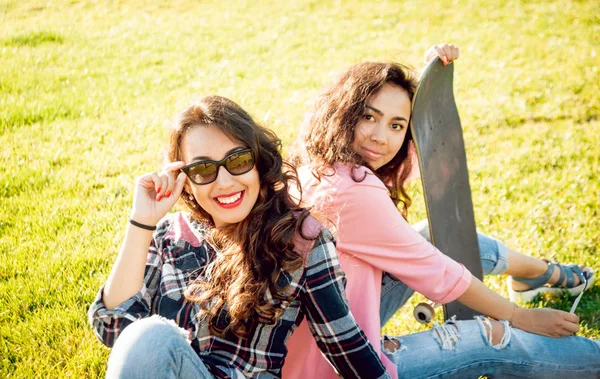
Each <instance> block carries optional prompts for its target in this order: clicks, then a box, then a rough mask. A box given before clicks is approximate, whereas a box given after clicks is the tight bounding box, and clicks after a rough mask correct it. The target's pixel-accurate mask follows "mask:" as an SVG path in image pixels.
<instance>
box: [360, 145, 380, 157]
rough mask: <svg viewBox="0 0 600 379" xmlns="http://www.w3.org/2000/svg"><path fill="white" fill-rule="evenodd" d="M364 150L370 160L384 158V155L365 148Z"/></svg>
mask: <svg viewBox="0 0 600 379" xmlns="http://www.w3.org/2000/svg"><path fill="white" fill-rule="evenodd" d="M362 149H363V152H364V154H365V155H366V156H367V157H368V158H370V159H377V158H380V157H382V156H383V153H379V152H377V151H373V150H370V149H367V148H365V147H363V148H362Z"/></svg>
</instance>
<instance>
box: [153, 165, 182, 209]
mask: <svg viewBox="0 0 600 379" xmlns="http://www.w3.org/2000/svg"><path fill="white" fill-rule="evenodd" d="M183 166H185V163H184V162H182V161H178V162H171V163H168V164H167V165H166V166H165V168H164V171H163V172H161V174H160V176H161V179H162V182H163V183H164V187H163V188H162V189H163V190H164V191H163V192H162V193H160V194H159V195H161V198H162V197H170V196H171V194H173V192H174V189H175V172H176V171H178V170H179V169H180V168H181V167H183ZM180 174H183V173H180ZM183 175H184V177H185V174H183ZM157 200H160V199H158V198H157Z"/></svg>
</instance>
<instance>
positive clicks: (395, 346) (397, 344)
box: [383, 336, 406, 354]
mask: <svg viewBox="0 0 600 379" xmlns="http://www.w3.org/2000/svg"><path fill="white" fill-rule="evenodd" d="M383 350H384V351H385V352H386V353H389V354H393V353H396V352H398V351H402V350H406V346H404V345H402V343H401V341H400V340H399V339H398V338H394V337H388V336H384V337H383Z"/></svg>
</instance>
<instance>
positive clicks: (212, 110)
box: [168, 96, 314, 337]
mask: <svg viewBox="0 0 600 379" xmlns="http://www.w3.org/2000/svg"><path fill="white" fill-rule="evenodd" d="M199 126H202V127H206V126H208V127H214V128H217V129H219V130H220V131H221V132H223V133H224V134H225V135H226V136H227V137H229V138H230V139H231V140H233V141H236V142H238V143H240V144H241V145H243V146H245V147H248V148H249V149H251V150H252V151H253V153H254V156H255V157H256V167H257V170H258V173H259V178H260V191H259V195H258V198H257V200H256V203H255V204H254V207H253V208H252V210H251V211H250V214H249V215H248V216H247V217H246V218H245V219H244V220H242V221H241V222H239V223H237V224H233V225H228V226H226V227H223V228H219V229H217V228H215V227H214V222H213V220H212V217H211V215H210V214H208V212H206V211H205V210H204V209H202V208H201V207H200V205H199V204H198V203H197V202H196V200H195V199H194V197H193V196H190V195H191V194H190V193H189V192H188V191H187V190H184V192H183V193H182V196H181V201H183V203H184V204H185V205H186V206H187V208H189V210H190V212H191V216H192V218H193V219H196V220H198V221H200V222H203V223H205V224H207V225H208V226H209V229H210V235H209V242H210V243H211V244H212V245H213V246H215V247H216V248H217V250H218V251H219V254H217V255H216V257H215V260H214V261H213V262H212V264H210V265H209V266H208V267H207V269H206V271H205V273H204V275H201V276H200V277H199V278H198V279H196V280H195V281H193V282H192V283H191V284H190V286H189V287H188V289H187V291H186V293H185V296H186V298H187V299H188V300H190V301H193V302H196V303H199V305H200V317H204V318H205V319H207V320H208V321H209V327H210V329H211V332H212V333H214V334H216V335H219V336H222V335H224V334H225V333H227V332H228V331H231V332H233V333H234V334H235V335H237V336H238V337H245V336H246V335H247V334H248V332H249V330H248V325H249V324H251V323H253V321H255V320H257V319H260V322H265V323H274V322H276V321H277V319H278V318H279V317H281V315H282V314H283V309H281V308H280V307H278V306H276V305H274V304H276V303H277V301H275V302H273V301H272V300H271V301H270V300H269V298H272V299H274V300H279V301H284V300H290V299H288V298H287V296H288V295H286V293H285V291H284V289H282V288H279V287H278V286H277V279H278V277H279V274H280V273H281V271H293V270H296V269H298V268H300V267H301V266H302V263H303V258H302V257H301V256H300V255H299V254H298V253H297V252H295V251H294V241H293V237H294V235H295V233H300V234H301V235H302V228H301V227H302V223H303V221H304V220H305V219H306V217H308V216H309V212H308V210H306V209H303V208H300V207H299V206H298V204H299V202H298V201H297V200H294V199H293V198H291V197H290V195H289V193H288V189H289V186H290V185H295V186H297V187H298V190H299V191H300V188H299V184H298V178H297V172H296V170H295V168H294V167H293V166H291V165H290V164H289V163H287V162H285V161H284V160H283V158H282V156H281V141H280V140H279V139H278V138H277V136H276V135H275V134H274V133H273V132H272V131H271V130H269V129H267V128H265V127H263V126H261V125H259V124H258V123H257V122H256V121H254V120H253V119H252V117H251V116H250V115H249V114H248V113H247V112H246V111H245V110H244V109H242V108H241V107H240V106H239V105H237V104H236V103H234V102H233V101H231V100H229V99H226V98H223V97H220V96H208V97H204V98H202V99H200V100H199V101H197V102H195V103H193V104H192V105H190V106H189V107H188V108H186V109H185V110H184V111H183V112H181V114H180V115H179V118H178V120H177V122H176V123H175V124H174V127H173V129H172V130H171V136H170V144H169V151H168V158H169V160H170V161H171V162H174V161H179V160H182V158H183V157H182V151H181V141H182V140H183V137H184V136H185V134H186V132H187V131H188V130H190V129H192V128H195V127H199ZM192 185H193V184H192ZM302 237H304V238H310V239H314V238H311V237H306V236H304V235H302ZM224 312H226V313H225V314H226V316H227V318H228V319H227V320H228V322H227V323H225V325H226V327H224V328H222V327H221V326H222V324H223V323H222V322H221V320H222V316H223V314H224Z"/></svg>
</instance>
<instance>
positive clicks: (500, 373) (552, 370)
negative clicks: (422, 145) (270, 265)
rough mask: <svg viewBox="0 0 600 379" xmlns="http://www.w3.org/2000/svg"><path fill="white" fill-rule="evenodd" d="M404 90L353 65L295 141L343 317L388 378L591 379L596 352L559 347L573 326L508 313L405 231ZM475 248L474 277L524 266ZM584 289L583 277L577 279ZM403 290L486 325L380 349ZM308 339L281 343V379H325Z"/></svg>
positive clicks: (386, 75) (453, 327)
mask: <svg viewBox="0 0 600 379" xmlns="http://www.w3.org/2000/svg"><path fill="white" fill-rule="evenodd" d="M436 54H437V55H440V56H441V57H442V60H443V61H444V62H448V61H451V60H453V59H454V58H456V57H457V56H458V51H457V50H456V49H455V48H454V47H453V46H448V45H446V46H436V47H434V48H432V49H431V50H429V51H428V53H427V56H428V57H430V58H431V57H433V56H435V55H436ZM415 88H416V80H415V79H414V78H413V77H412V75H411V73H410V71H409V70H407V69H406V68H405V67H404V66H401V65H397V64H393V63H372V62H367V63H362V64H358V65H355V66H353V67H351V68H350V69H349V70H347V71H346V72H344V73H343V74H342V75H340V76H339V77H338V78H337V79H336V80H335V81H334V83H333V84H332V85H331V86H329V87H328V88H326V89H325V91H324V92H323V93H322V95H321V96H320V97H319V98H318V99H317V100H316V103H315V106H314V109H313V111H312V113H311V114H310V115H309V117H308V119H307V124H306V129H305V130H304V131H303V134H302V135H301V141H302V144H303V147H304V148H305V159H306V161H307V163H308V164H307V165H306V166H304V167H301V168H300V169H299V178H300V181H301V184H302V189H303V199H304V200H305V201H306V204H308V205H313V206H314V207H315V210H316V211H318V212H321V213H322V214H323V215H324V216H326V217H327V218H328V219H329V220H331V221H332V222H333V223H334V226H333V228H332V230H334V231H335V235H336V240H337V248H338V252H339V254H340V264H341V266H342V269H343V270H344V271H345V272H346V274H347V278H348V283H347V287H346V291H347V292H346V293H347V296H348V299H349V304H350V309H351V310H352V313H353V314H354V316H355V317H356V320H357V321H358V323H359V325H360V326H361V327H362V329H363V330H364V331H365V333H366V335H367V336H368V337H369V340H370V341H371V343H372V344H373V346H374V347H375V348H376V349H377V352H378V353H380V354H381V358H382V361H383V362H384V364H385V365H386V367H388V371H389V372H390V373H391V374H392V375H394V376H395V375H396V374H398V375H399V376H401V377H408V378H425V377H436V378H437V377H445V378H446V377H447V378H477V377H479V376H481V375H488V376H489V377H502V378H508V377H535V378H561V377H564V376H566V375H568V374H571V375H575V376H579V377H599V376H600V344H599V342H597V341H591V340H588V339H585V338H581V337H574V336H570V335H572V334H573V333H575V332H577V331H578V330H579V325H578V322H579V319H578V317H577V316H576V315H575V314H570V313H566V312H562V311H558V310H553V309H524V308H520V307H518V306H516V305H515V304H513V303H511V302H509V301H508V300H506V299H504V298H503V297H501V296H500V295H498V294H496V293H494V292H493V291H491V290H490V289H488V288H487V287H486V286H485V285H484V284H483V283H482V282H481V281H479V280H478V279H477V278H474V277H472V275H471V274H470V273H469V272H468V271H467V270H466V269H465V268H464V266H462V265H460V264H458V263H457V262H455V261H453V260H452V259H450V258H448V257H447V256H445V255H443V254H442V253H440V252H439V251H438V250H437V249H436V248H435V247H434V246H432V245H431V244H429V243H428V242H427V240H426V239H425V238H424V237H423V236H421V235H420V234H419V233H418V232H417V231H416V230H415V229H413V228H412V227H411V226H410V225H409V224H408V223H407V222H406V220H405V217H406V211H407V208H408V206H409V205H410V198H409V197H408V195H407V193H406V192H405V189H404V185H405V182H406V180H407V178H408V177H409V175H410V174H411V171H412V170H411V164H412V162H411V160H410V140H411V136H410V130H409V128H408V126H409V125H408V123H409V120H410V112H411V99H412V95H413V93H414V91H415ZM398 205H401V210H402V211H401V212H400V211H399V210H398V208H397V206H398ZM479 241H480V245H481V251H482V260H483V262H482V263H483V266H484V270H485V271H486V273H499V272H502V271H504V270H506V272H509V269H510V270H512V271H511V272H510V273H511V274H512V275H517V272H519V270H521V271H523V267H519V265H522V264H524V265H527V264H531V260H534V261H535V259H534V258H531V257H526V256H520V255H519V256H516V255H515V254H517V253H516V252H507V251H506V250H507V249H506V248H504V247H503V245H502V244H501V243H500V242H498V241H495V240H493V239H491V238H489V237H486V236H483V235H480V236H479ZM499 250H504V252H502V251H499ZM515 257H516V260H515ZM522 262H524V263H522ZM507 263H508V268H507ZM502 266H503V267H502ZM543 266H544V265H543ZM546 266H547V265H546ZM563 269H564V268H560V270H563ZM541 271H542V273H543V271H544V267H542V270H541ZM557 271H558V270H557ZM578 271H582V270H578ZM529 274H531V273H529ZM540 274H541V273H539V274H537V275H540ZM521 276H527V275H521ZM529 276H536V274H535V273H533V275H529ZM588 279H590V276H589V272H587V273H586V274H583V273H581V276H580V277H579V278H578V280H580V281H582V282H583V281H585V280H588ZM547 280H548V277H546V278H545V279H543V282H544V283H545V282H546V281H547ZM556 281H558V282H560V283H562V281H563V278H558V279H556ZM570 284H573V283H570ZM413 289H414V290H416V291H418V292H420V293H422V294H424V295H425V296H426V297H428V298H429V299H431V300H434V301H436V302H440V303H447V302H450V301H453V300H458V301H460V302H461V303H463V304H465V305H467V306H469V307H471V308H473V309H475V310H477V311H479V312H481V313H482V314H484V315H487V316H489V317H491V318H492V320H491V319H488V318H485V317H479V318H477V319H476V320H470V321H450V322H448V323H446V324H445V325H443V326H436V327H434V329H433V331H428V332H422V333H416V334H412V335H408V336H403V337H385V338H384V340H383V343H382V344H381V343H380V339H381V338H380V328H381V327H382V326H383V325H385V323H386V322H387V320H388V319H389V318H390V317H391V316H392V315H393V314H394V313H395V312H396V310H397V309H398V308H399V307H401V306H402V304H404V303H405V302H406V301H407V299H408V298H409V297H410V295H411V294H412V293H413ZM493 319H495V320H493ZM496 320H503V321H496ZM309 336H310V335H309V334H308V330H307V329H306V326H305V325H301V326H300V327H299V329H298V331H297V332H296V333H295V334H294V335H293V336H292V338H291V339H290V343H289V345H288V346H289V358H288V359H287V360H286V365H285V367H284V378H305V377H314V375H315V374H316V373H318V375H319V378H320V379H327V378H333V377H335V375H334V374H333V372H332V371H331V370H330V369H329V368H328V367H327V366H326V365H324V364H323V361H322V358H321V357H320V355H319V354H318V352H317V351H316V349H315V347H314V343H312V341H310V340H309ZM561 336H563V337H562V338H552V337H561ZM567 336H568V337H567ZM306 362H311V363H310V364H307V363H306Z"/></svg>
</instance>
